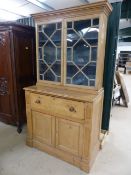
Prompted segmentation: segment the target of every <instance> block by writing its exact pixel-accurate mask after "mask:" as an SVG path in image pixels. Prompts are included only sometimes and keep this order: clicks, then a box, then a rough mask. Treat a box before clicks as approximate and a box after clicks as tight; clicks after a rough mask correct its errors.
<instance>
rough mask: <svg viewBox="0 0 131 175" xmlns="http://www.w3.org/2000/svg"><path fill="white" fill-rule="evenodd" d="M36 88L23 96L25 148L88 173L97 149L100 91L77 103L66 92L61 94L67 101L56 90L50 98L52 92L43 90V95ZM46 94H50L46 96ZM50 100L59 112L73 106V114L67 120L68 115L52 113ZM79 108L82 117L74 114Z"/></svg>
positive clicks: (100, 104) (98, 143) (100, 109)
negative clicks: (79, 107)
mask: <svg viewBox="0 0 131 175" xmlns="http://www.w3.org/2000/svg"><path fill="white" fill-rule="evenodd" d="M35 87H36V86H34V87H33V86H31V87H29V88H26V93H25V94H26V112H27V126H28V136H27V144H28V145H29V146H31V147H36V148H38V149H40V150H43V151H45V152H47V153H49V154H51V155H54V156H56V157H59V158H61V159H62V160H65V161H67V162H69V163H71V164H73V165H75V166H77V167H79V168H81V169H82V170H84V171H86V172H88V171H89V170H90V167H91V165H92V163H93V161H94V160H95V157H96V155H97V153H98V150H99V145H100V140H99V136H100V126H101V112H102V101H103V91H101V93H100V94H97V95H93V96H92V95H90V94H86V96H84V98H83V97H79V100H78V99H76V97H77V93H76V96H75V94H74V97H73V96H72V95H71V96H69V94H68V91H65V93H64V94H66V96H67V97H68V98H65V95H64V96H61V97H60V94H59V90H58V89H57V91H55V94H53V90H54V89H52V90H51V89H49V88H47V89H45V92H46V93H43V94H42V91H40V89H41V88H40V89H39V88H38V87H37V89H35V90H34V88H35ZM48 90H49V92H52V94H50V93H48ZM32 97H35V98H32ZM72 97H73V98H74V99H72ZM32 99H33V101H32ZM44 99H47V100H44ZM48 99H50V101H51V103H50V108H51V110H47V109H46V108H45V106H47V104H48ZM53 100H54V102H55V101H59V108H62V109H64V107H63V105H65V104H67V103H68V106H67V107H69V108H70V106H72V105H74V106H73V107H74V108H73V109H74V110H70V113H73V114H72V115H71V117H69V111H68V113H64V114H63V115H61V110H57V112H56V111H54V113H53V110H52V109H53V108H54V106H55V105H56V104H55V103H53ZM66 100H67V102H66ZM63 102H64V103H63ZM32 103H33V105H32ZM75 104H77V105H75ZM80 105H81V106H82V108H81V115H79V112H78V111H77V106H80ZM42 106H43V108H42ZM48 108H49V106H48ZM57 108H58V107H57ZM59 108H58V109H59ZM74 111H75V112H74ZM74 113H75V114H74ZM75 115H76V116H75ZM72 116H73V117H72Z"/></svg>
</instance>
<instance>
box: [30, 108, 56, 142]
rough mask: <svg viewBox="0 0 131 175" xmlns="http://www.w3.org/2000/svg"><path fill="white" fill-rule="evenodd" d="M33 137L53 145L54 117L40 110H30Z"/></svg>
mask: <svg viewBox="0 0 131 175" xmlns="http://www.w3.org/2000/svg"><path fill="white" fill-rule="evenodd" d="M32 119H33V139H35V140H38V141H39V142H43V143H46V144H49V145H54V137H55V135H54V133H55V130H54V128H55V118H54V117H52V116H49V115H46V114H42V113H40V112H36V111H32Z"/></svg>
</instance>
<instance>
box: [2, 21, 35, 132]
mask: <svg viewBox="0 0 131 175" xmlns="http://www.w3.org/2000/svg"><path fill="white" fill-rule="evenodd" d="M35 83H36V69H35V29H34V28H33V27H29V26H24V25H20V24H16V23H0V121H3V122H5V123H7V124H12V125H17V126H18V132H21V127H22V125H23V123H24V122H26V112H25V95H24V91H23V88H24V87H26V86H30V85H33V84H35Z"/></svg>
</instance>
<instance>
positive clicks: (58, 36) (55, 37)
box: [51, 30, 61, 46]
mask: <svg viewBox="0 0 131 175" xmlns="http://www.w3.org/2000/svg"><path fill="white" fill-rule="evenodd" d="M51 40H52V41H53V43H54V44H55V45H56V46H60V45H61V30H57V31H56V32H55V33H54V34H53V36H52V37H51Z"/></svg>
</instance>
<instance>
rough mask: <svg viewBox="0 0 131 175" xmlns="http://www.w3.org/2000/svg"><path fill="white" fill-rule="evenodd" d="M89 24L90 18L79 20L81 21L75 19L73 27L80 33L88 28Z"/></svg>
mask: <svg viewBox="0 0 131 175" xmlns="http://www.w3.org/2000/svg"><path fill="white" fill-rule="evenodd" d="M90 26H91V20H90V19H89V20H81V21H75V22H74V29H75V30H76V31H77V32H79V33H80V34H81V33H84V31H85V30H88V28H89V27H90Z"/></svg>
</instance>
